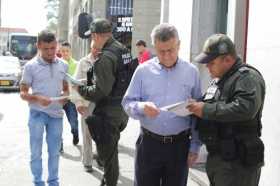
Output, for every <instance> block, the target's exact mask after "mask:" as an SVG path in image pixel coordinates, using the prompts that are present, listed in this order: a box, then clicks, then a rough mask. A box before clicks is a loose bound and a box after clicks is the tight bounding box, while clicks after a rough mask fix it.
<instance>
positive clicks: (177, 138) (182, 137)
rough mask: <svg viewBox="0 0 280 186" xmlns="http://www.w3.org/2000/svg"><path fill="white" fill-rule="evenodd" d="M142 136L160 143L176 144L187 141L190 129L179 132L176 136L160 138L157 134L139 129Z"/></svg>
mask: <svg viewBox="0 0 280 186" xmlns="http://www.w3.org/2000/svg"><path fill="white" fill-rule="evenodd" d="M141 129H142V131H143V134H144V135H147V136H150V137H152V138H153V139H156V140H157V141H160V142H161V143H165V144H166V143H176V142H179V141H182V140H187V139H189V137H190V129H188V130H185V131H183V132H180V133H179V134H177V135H169V136H161V135H159V134H155V133H153V132H151V131H149V130H147V129H145V128H144V127H141Z"/></svg>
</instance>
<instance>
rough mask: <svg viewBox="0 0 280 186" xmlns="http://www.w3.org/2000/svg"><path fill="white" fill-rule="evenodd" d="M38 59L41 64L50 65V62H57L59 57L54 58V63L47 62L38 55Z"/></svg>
mask: <svg viewBox="0 0 280 186" xmlns="http://www.w3.org/2000/svg"><path fill="white" fill-rule="evenodd" d="M37 60H38V62H39V64H41V65H50V64H53V63H57V62H58V58H57V57H56V58H55V59H54V60H53V62H52V63H48V62H46V61H45V60H44V59H43V58H42V57H41V56H39V55H38V56H37Z"/></svg>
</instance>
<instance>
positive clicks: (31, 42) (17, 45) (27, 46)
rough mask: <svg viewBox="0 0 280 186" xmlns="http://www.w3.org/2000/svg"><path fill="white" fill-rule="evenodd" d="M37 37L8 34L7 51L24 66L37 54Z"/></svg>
mask: <svg viewBox="0 0 280 186" xmlns="http://www.w3.org/2000/svg"><path fill="white" fill-rule="evenodd" d="M36 42H37V36H36V35H32V34H29V33H10V35H9V40H8V51H9V52H10V53H11V55H13V56H16V57H18V58H19V60H20V61H21V64H22V65H24V64H25V63H26V62H27V61H28V60H30V59H32V58H33V57H34V56H35V55H36V53H37V47H36Z"/></svg>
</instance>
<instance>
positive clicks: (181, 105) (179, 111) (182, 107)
mask: <svg viewBox="0 0 280 186" xmlns="http://www.w3.org/2000/svg"><path fill="white" fill-rule="evenodd" d="M188 103H189V102H188V101H181V102H178V103H175V104H172V105H167V106H165V107H161V108H160V109H161V110H164V111H168V112H173V113H175V114H176V115H177V116H188V115H190V114H192V113H191V112H190V111H189V110H188V109H187V106H188Z"/></svg>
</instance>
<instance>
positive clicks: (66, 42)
mask: <svg viewBox="0 0 280 186" xmlns="http://www.w3.org/2000/svg"><path fill="white" fill-rule="evenodd" d="M61 46H63V47H68V48H71V44H70V43H69V42H68V41H63V42H62V43H61Z"/></svg>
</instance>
